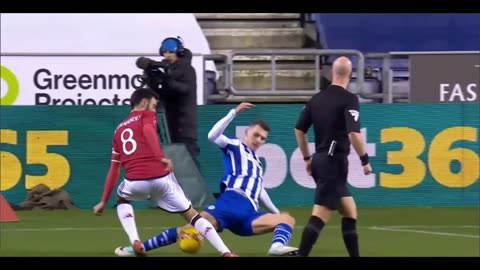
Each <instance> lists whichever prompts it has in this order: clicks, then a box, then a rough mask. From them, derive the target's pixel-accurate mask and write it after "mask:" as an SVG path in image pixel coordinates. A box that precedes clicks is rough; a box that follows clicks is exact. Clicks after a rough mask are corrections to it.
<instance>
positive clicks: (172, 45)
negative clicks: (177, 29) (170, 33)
mask: <svg viewBox="0 0 480 270" xmlns="http://www.w3.org/2000/svg"><path fill="white" fill-rule="evenodd" d="M177 50H178V42H177V41H176V40H174V39H167V40H165V42H163V44H162V48H161V51H162V52H174V53H175V52H177Z"/></svg>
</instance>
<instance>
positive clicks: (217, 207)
mask: <svg viewBox="0 0 480 270" xmlns="http://www.w3.org/2000/svg"><path fill="white" fill-rule="evenodd" d="M207 208H211V210H209V211H210V213H209V212H206V211H202V212H201V213H200V214H201V215H202V217H204V218H205V219H207V220H208V221H209V222H210V223H212V225H213V227H214V228H215V230H217V231H222V230H223V227H220V225H219V224H220V222H219V221H217V218H216V217H215V216H218V217H221V216H222V214H221V211H223V210H222V209H223V206H222V200H219V201H218V200H217V202H215V204H213V205H211V206H210V207H207ZM219 211H220V212H219ZM222 223H224V222H222ZM191 227H193V226H192V225H191V224H190V223H188V224H186V225H185V226H183V227H172V228H168V229H167V230H165V231H163V232H161V233H160V234H158V235H155V236H154V237H152V238H150V239H148V240H146V241H145V242H143V246H144V247H145V250H146V251H150V250H153V249H157V248H160V247H163V246H168V245H171V244H174V243H176V242H177V240H178V236H179V235H181V234H182V232H183V230H185V229H186V228H191ZM115 254H117V255H118V256H122V257H130V256H133V255H134V252H133V247H132V246H127V247H117V248H116V249H115Z"/></svg>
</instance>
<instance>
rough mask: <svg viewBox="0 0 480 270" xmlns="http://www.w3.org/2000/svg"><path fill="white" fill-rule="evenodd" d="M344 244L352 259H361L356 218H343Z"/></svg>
mask: <svg viewBox="0 0 480 270" xmlns="http://www.w3.org/2000/svg"><path fill="white" fill-rule="evenodd" d="M342 234H343V242H344V243H345V247H346V248H347V250H348V254H349V255H350V257H360V254H359V251H358V234H357V220H356V219H354V218H347V217H344V218H342Z"/></svg>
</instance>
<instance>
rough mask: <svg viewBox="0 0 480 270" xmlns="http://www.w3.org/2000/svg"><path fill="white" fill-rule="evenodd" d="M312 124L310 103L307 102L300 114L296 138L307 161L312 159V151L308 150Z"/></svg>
mask: <svg viewBox="0 0 480 270" xmlns="http://www.w3.org/2000/svg"><path fill="white" fill-rule="evenodd" d="M311 126H312V117H311V108H310V103H307V104H305V107H304V108H303V110H302V112H301V113H300V116H299V117H298V120H297V123H296V125H295V129H294V131H295V138H296V140H297V144H298V148H300V151H301V152H302V155H303V158H304V160H305V161H307V160H310V151H309V150H308V138H307V132H308V129H310V127H311Z"/></svg>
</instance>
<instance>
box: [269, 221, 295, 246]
mask: <svg viewBox="0 0 480 270" xmlns="http://www.w3.org/2000/svg"><path fill="white" fill-rule="evenodd" d="M290 237H292V227H290V226H289V225H288V224H285V223H280V224H278V225H277V226H276V227H275V229H274V230H273V239H272V245H273V244H275V243H280V244H282V245H286V244H287V243H288V241H290Z"/></svg>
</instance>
